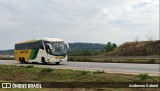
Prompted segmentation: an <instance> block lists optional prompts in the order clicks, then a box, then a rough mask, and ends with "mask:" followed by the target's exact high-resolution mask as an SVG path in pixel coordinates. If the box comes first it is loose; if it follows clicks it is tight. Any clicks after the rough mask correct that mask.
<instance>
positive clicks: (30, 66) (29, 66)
mask: <svg viewBox="0 0 160 91" xmlns="http://www.w3.org/2000/svg"><path fill="white" fill-rule="evenodd" d="M33 67H34V66H32V65H28V66H26V68H33Z"/></svg>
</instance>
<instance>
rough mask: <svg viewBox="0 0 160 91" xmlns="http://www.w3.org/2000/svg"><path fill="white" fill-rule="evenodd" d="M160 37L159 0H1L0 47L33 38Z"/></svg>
mask: <svg viewBox="0 0 160 91" xmlns="http://www.w3.org/2000/svg"><path fill="white" fill-rule="evenodd" d="M46 37H57V38H61V39H63V40H64V41H65V42H67V43H73V42H90V43H104V44H106V43H107V42H109V41H110V42H112V43H116V44H118V45H120V44H122V43H124V42H131V41H135V40H138V41H146V40H148V39H149V38H152V39H153V40H159V0H0V50H6V49H13V48H14V44H15V43H17V42H22V41H25V40H30V39H39V38H46Z"/></svg>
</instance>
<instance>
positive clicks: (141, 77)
mask: <svg viewBox="0 0 160 91" xmlns="http://www.w3.org/2000/svg"><path fill="white" fill-rule="evenodd" d="M138 77H139V78H140V80H141V81H143V80H146V79H149V78H150V76H149V75H148V74H147V73H142V74H139V75H138Z"/></svg>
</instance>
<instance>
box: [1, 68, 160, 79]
mask: <svg viewBox="0 0 160 91" xmlns="http://www.w3.org/2000/svg"><path fill="white" fill-rule="evenodd" d="M0 74H1V75H0V80H1V81H3V80H4V81H16V82H17V81H18V82H34V81H35V82H36V81H40V82H158V81H159V77H154V76H149V75H148V74H139V75H129V74H116V73H105V72H104V71H99V70H97V71H84V70H83V71H81V70H67V69H51V68H38V67H34V66H13V65H12V66H10V65H0Z"/></svg>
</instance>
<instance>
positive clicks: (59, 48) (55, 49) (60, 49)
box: [48, 42, 67, 55]
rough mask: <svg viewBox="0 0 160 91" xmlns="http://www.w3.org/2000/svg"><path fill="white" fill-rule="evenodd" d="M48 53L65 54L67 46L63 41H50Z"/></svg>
mask: <svg viewBox="0 0 160 91" xmlns="http://www.w3.org/2000/svg"><path fill="white" fill-rule="evenodd" d="M50 45H51V46H49V50H50V52H48V53H49V54H52V55H66V54H67V46H66V45H65V43H64V42H50Z"/></svg>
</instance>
